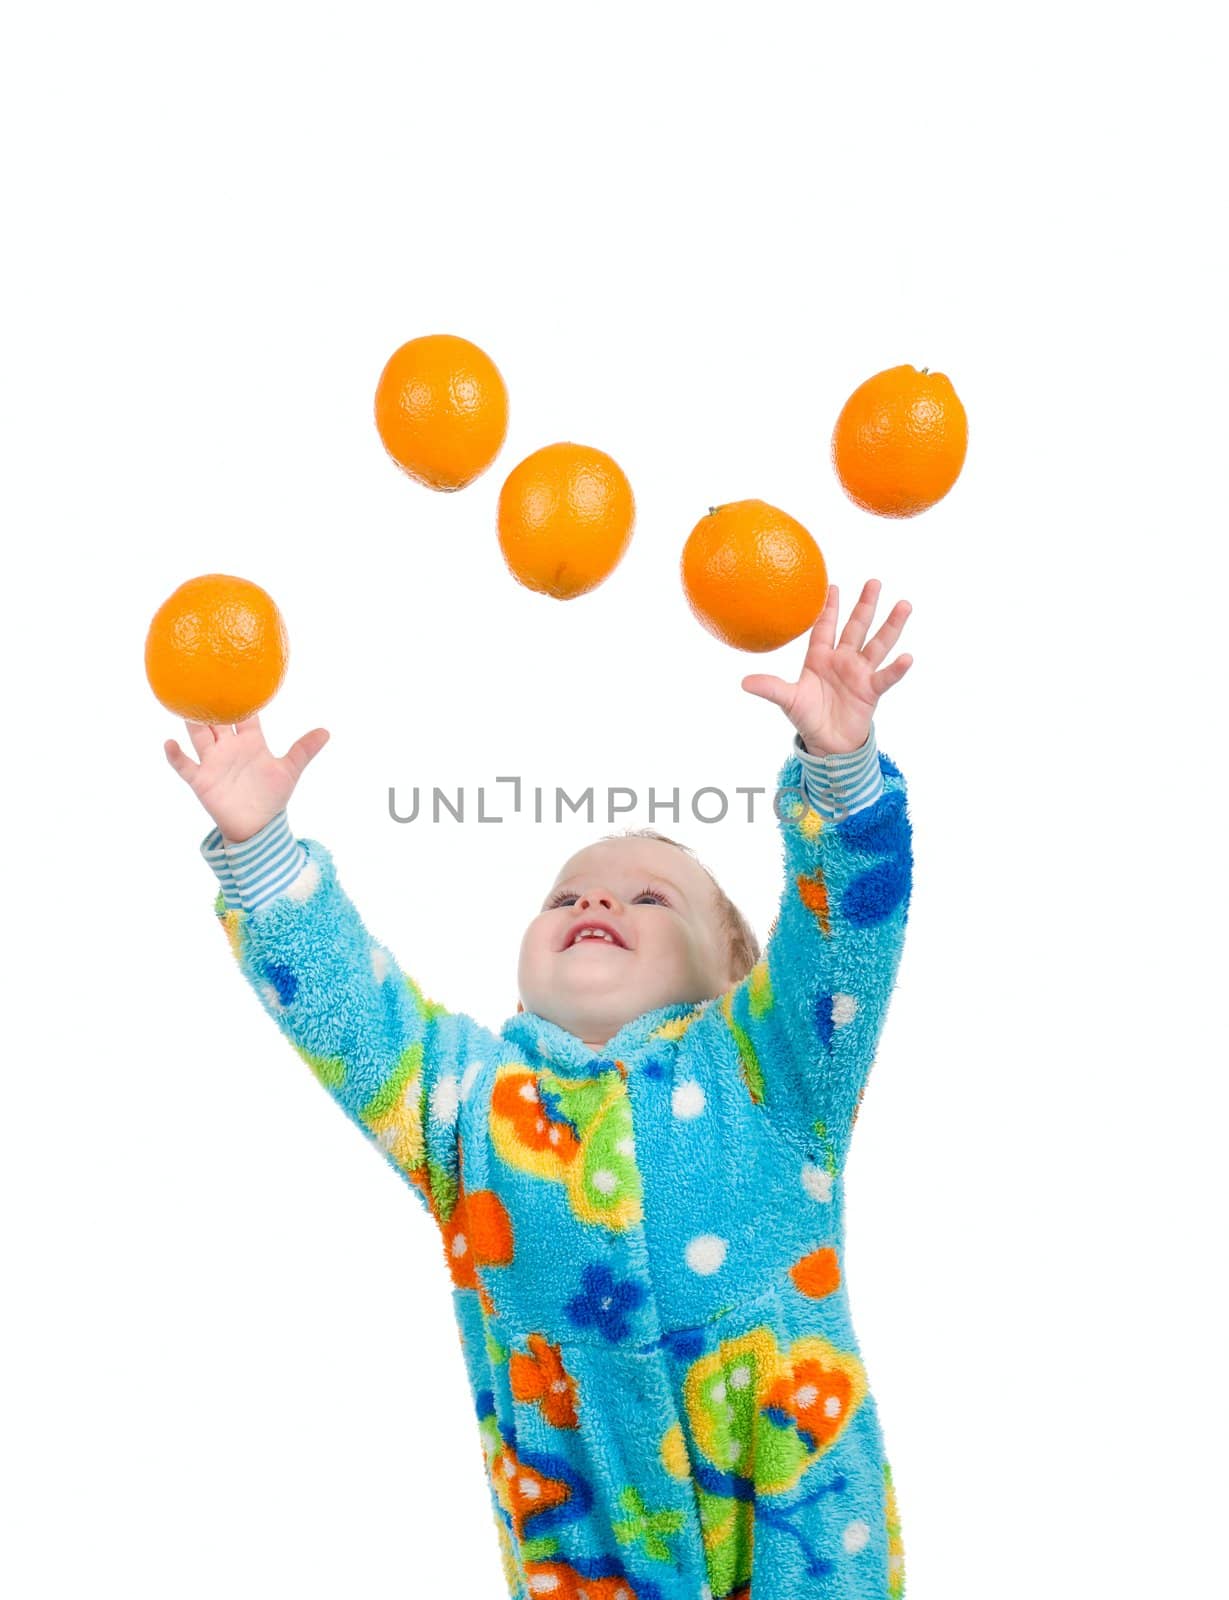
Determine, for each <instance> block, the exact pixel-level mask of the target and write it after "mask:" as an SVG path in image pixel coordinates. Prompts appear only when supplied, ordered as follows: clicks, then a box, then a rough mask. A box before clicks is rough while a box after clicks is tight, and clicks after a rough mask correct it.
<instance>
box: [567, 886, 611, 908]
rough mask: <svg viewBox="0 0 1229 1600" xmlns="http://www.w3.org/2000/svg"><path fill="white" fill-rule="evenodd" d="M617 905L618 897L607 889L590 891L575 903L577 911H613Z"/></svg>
mask: <svg viewBox="0 0 1229 1600" xmlns="http://www.w3.org/2000/svg"><path fill="white" fill-rule="evenodd" d="M618 905H619V900H618V896H617V895H615V894H613V893H612V892H611V890H609V889H590V891H589V893H588V894H582V895H581V897H580V900H579V901H578V902H577V910H578V911H598V910H601V911H614V910H616V909H617V907H618Z"/></svg>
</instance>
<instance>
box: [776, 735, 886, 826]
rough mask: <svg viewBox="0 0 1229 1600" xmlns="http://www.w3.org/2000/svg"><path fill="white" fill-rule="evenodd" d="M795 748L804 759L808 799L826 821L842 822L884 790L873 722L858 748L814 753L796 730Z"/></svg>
mask: <svg viewBox="0 0 1229 1600" xmlns="http://www.w3.org/2000/svg"><path fill="white" fill-rule="evenodd" d="M794 751H795V754H796V755H797V757H798V759H799V761H800V762H801V763H802V782H803V787H804V788H805V789H806V792H807V799H808V800H809V801H810V803H811V805H812V806H813V807H814V809H815V810H816V811H818V812H819V814H820V816H821V817H823V819H824V821H825V822H843V821H844V820H845V818H846V817H850V816H852V815H853V813H854V812H855V811H861V810H862V809H863V808H864V807H865V806H873V805H874V803H875V801H876V800H878V798H879V796H880V795H881V794H882V793H883V773H882V771H881V770H880V767H879V747H878V745H877V744H876V742H875V724H874V723H873V722H872V723H871V726H870V732H869V733H868V734H867V736H866V742H865V743H864V744H863V745H862V747H861V748H860V749H858V750H850V751H847V752H842V753H841V754H839V755H828V756H815V755H812V754H811V752H810V751H809V750H808V749H807V748H806V746H805V745H804V744H803V742H802V735H801V734H800V733H796V734H795V735H794Z"/></svg>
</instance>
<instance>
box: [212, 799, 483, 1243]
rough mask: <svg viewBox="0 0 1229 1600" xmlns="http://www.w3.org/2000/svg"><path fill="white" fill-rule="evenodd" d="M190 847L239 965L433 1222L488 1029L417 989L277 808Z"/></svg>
mask: <svg viewBox="0 0 1229 1600" xmlns="http://www.w3.org/2000/svg"><path fill="white" fill-rule="evenodd" d="M201 854H202V855H203V856H204V857H205V859H206V861H208V862H209V864H210V866H211V867H212V868H213V870H214V872H215V873H216V875H217V878H218V881H219V885H220V892H219V894H218V896H217V899H216V901H215V903H214V910H215V913H216V914H217V916H218V918H219V920H220V921H221V923H222V925H223V927H224V929H225V931H226V934H227V936H228V938H229V940H230V946H231V949H232V951H233V953H234V955H235V957H236V959H237V960H238V962H239V966H240V968H241V970H242V972H243V975H244V977H245V978H246V979H247V981H248V982H249V983H250V984H251V986H252V988H253V989H254V990H255V991H256V994H257V996H258V998H259V1000H260V1002H261V1004H262V1005H263V1007H264V1009H265V1010H266V1011H267V1012H268V1013H269V1015H270V1016H271V1017H272V1018H273V1020H274V1022H276V1023H277V1026H278V1027H279V1028H280V1029H281V1031H282V1033H283V1034H284V1035H285V1036H286V1038H287V1039H288V1040H289V1041H290V1043H291V1044H292V1045H293V1046H294V1048H295V1049H296V1050H297V1051H298V1053H299V1055H300V1056H302V1058H303V1059H304V1060H305V1061H306V1062H307V1064H308V1066H309V1067H310V1068H311V1069H312V1071H313V1073H314V1074H315V1076H316V1077H317V1079H318V1080H319V1081H320V1083H322V1084H323V1085H324V1087H325V1088H326V1089H327V1090H328V1092H329V1094H330V1095H331V1096H332V1097H333V1099H334V1100H335V1101H336V1102H337V1104H338V1105H339V1106H340V1107H341V1108H342V1110H343V1111H344V1112H345V1113H346V1115H347V1116H348V1117H349V1118H350V1120H351V1121H352V1122H354V1123H355V1124H357V1126H358V1127H359V1128H360V1129H361V1130H362V1132H363V1133H364V1134H365V1135H366V1137H367V1138H368V1139H369V1140H370V1141H371V1142H372V1143H373V1144H374V1145H375V1146H376V1147H377V1149H379V1150H380V1151H381V1152H382V1154H383V1155H384V1156H385V1158H386V1159H387V1160H388V1161H389V1163H390V1164H391V1165H392V1166H393V1167H394V1168H396V1170H397V1171H398V1173H400V1175H401V1176H402V1177H403V1178H404V1179H406V1181H407V1182H408V1183H410V1184H411V1186H412V1187H413V1188H414V1189H415V1190H416V1191H417V1193H418V1194H419V1196H420V1198H421V1199H422V1201H423V1203H424V1204H425V1205H426V1207H427V1209H428V1210H429V1211H430V1212H431V1213H432V1215H433V1216H434V1217H435V1218H436V1221H437V1222H438V1223H439V1224H440V1225H441V1227H443V1226H444V1225H445V1224H446V1223H447V1222H448V1220H449V1218H450V1217H451V1215H452V1212H453V1210H454V1208H455V1206H456V1202H457V1196H458V1188H459V1184H460V1159H461V1152H460V1134H459V1128H460V1108H461V1101H462V1098H463V1096H464V1094H465V1093H466V1092H467V1089H468V1086H469V1080H468V1079H467V1078H466V1070H467V1067H468V1065H469V1063H470V1062H471V1061H480V1060H481V1059H482V1058H483V1055H484V1053H485V1049H486V1047H487V1046H489V1044H490V1043H491V1042H492V1036H491V1035H490V1034H489V1033H488V1031H487V1030H486V1029H485V1028H482V1027H481V1026H480V1025H479V1024H478V1023H476V1022H475V1021H474V1020H473V1019H472V1018H470V1017H467V1016H464V1015H462V1014H460V1013H454V1012H450V1011H447V1010H446V1009H445V1008H444V1007H443V1006H441V1005H439V1004H437V1003H436V1002H434V1001H432V1000H429V999H427V998H426V996H425V995H424V994H423V993H422V991H421V989H420V988H419V987H418V985H417V984H416V983H415V982H414V980H413V978H411V977H408V976H407V975H406V974H404V973H403V972H402V971H401V969H400V968H399V967H398V965H397V963H396V961H395V960H394V959H393V957H392V955H391V954H390V953H389V951H388V950H387V949H385V947H384V946H383V945H381V944H379V943H377V941H376V940H374V939H373V938H372V937H371V935H370V934H369V933H368V932H367V929H366V928H365V927H364V926H363V923H362V920H361V918H360V917H359V914H358V912H357V911H356V910H355V908H354V906H353V905H352V903H351V902H350V900H349V898H348V897H347V895H346V893H345V891H344V890H343V889H342V887H341V885H340V884H339V882H338V881H337V875H336V872H335V870H334V867H333V861H332V858H331V856H330V855H329V853H328V851H327V850H326V849H324V847H323V846H322V845H319V844H317V843H316V842H315V841H314V840H310V839H307V840H299V839H296V838H295V837H294V835H293V834H292V833H291V831H290V827H289V824H288V822H287V820H286V813H285V812H284V811H283V812H281V813H279V815H278V816H277V817H275V818H274V819H273V821H272V822H270V823H269V824H268V825H267V826H266V827H265V828H263V829H262V830H261V832H260V833H258V834H255V835H254V836H253V837H252V838H251V839H248V840H245V841H244V842H243V843H242V844H235V843H232V842H230V841H228V840H226V839H225V838H223V836H222V835H221V833H220V832H219V831H218V830H217V829H214V830H213V832H212V833H210V834H209V835H208V836H207V837H206V838H205V840H204V841H203V843H202V845H201Z"/></svg>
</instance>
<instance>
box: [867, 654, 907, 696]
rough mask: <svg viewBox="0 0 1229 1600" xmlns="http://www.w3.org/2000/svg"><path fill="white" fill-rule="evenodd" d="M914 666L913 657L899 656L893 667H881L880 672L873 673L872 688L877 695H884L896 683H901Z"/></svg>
mask: <svg viewBox="0 0 1229 1600" xmlns="http://www.w3.org/2000/svg"><path fill="white" fill-rule="evenodd" d="M912 665H913V657H912V656H908V655H905V656H897V658H896V660H895V661H893V662H892V664H891V666H887V667H881V668H880V669H879V671H878V672H872V673H871V688H872V689H873V690H874V691H875V694H876V695H881V694H884V693H885V692H886V691H887V690H888V689H890V688H891V687H892V685H893V684H894V683H899V682H900V680H901V679H902V678H903V677H904V675H905V673H906V672H908V670H909V668H910V667H911V666H912Z"/></svg>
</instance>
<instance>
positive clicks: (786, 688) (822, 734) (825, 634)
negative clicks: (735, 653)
mask: <svg viewBox="0 0 1229 1600" xmlns="http://www.w3.org/2000/svg"><path fill="white" fill-rule="evenodd" d="M879 589H880V583H879V579H878V578H868V579H867V581H866V587H865V588H864V589H863V590H862V598H861V599H860V600H859V601H858V603H857V605H856V606H855V607H854V608H853V610H852V611H851V612H850V614H849V620H848V622H846V624H845V630H844V632H843V633H842V634H841V640H840V643H839V644H837V645H834V644H833V639H834V638H835V636H836V613H837V587H836V584H835V583H832V584H829V585H828V598H827V600H826V601H825V603H824V609H823V610H822V611H821V612H820V614H819V616H818V617H817V618H816V621H815V626H814V627H813V628H812V629H811V637H810V639H809V640H808V641H807V654H806V660H805V661H804V662H803V663H802V672H801V674H800V676H799V678H798V682H797V683H787V682H786V680H785V679H784V678H775V677H773V676H772V674H771V673H766V672H759V673H753V674H752V675H751V677H749V678H744V679H743V688H744V689H746V690H747V692H748V693H749V694H755V695H759V696H760V697H761V698H762V699H764V700H771V701H772V703H773V704H774V705H778V706H780V707H781V710H782V711H784V713H785V715H786V716H787V717H788V718H789V720H790V721H791V722H792V723H793V724H794V726H795V728H797V730H798V732H799V733H800V734H801V735H802V742H803V743H804V744H805V745H806V747H807V749H808V750H809V751H810V752H811V754H812V755H816V756H823V755H835V754H840V753H843V752H845V751H849V750H857V749H859V748H860V747H861V746H862V745H864V744H865V743H866V736H867V734H868V733H869V732H870V728H871V718H872V717H873V716H874V714H875V707H876V705H877V704H878V701H879V697H880V695H881V694H883V693H884V692H885V690H887V689H890V688H891V687H892V685H893V684H894V683H899V682H900V680H901V679H902V678H903V677H904V675H905V673H906V672H908V670H909V668H910V667H911V666H912V665H913V657H912V656H910V655H902V656H897V658H896V660H895V661H893V663H892V665H891V666H890V667H880V666H879V663H880V662H881V661H882V660H883V658H884V657H885V656H886V655H887V653H888V651H889V650H890V649H891V648H892V646H893V645H894V644H895V643H896V641H897V639H898V638H899V637H900V630H901V629H902V628H903V627H904V625H905V622H906V620H907V619H908V616H909V613H910V612H911V611H912V610H913V607H912V606H911V605H910V604H909V602H908V601H907V600H898V601H897V602H896V604H895V605H894V606H893V607H892V610H891V613H890V614H889V616H888V619H887V621H886V622H885V623H884V624H883V626H882V627H881V628H880V629H879V631H878V633H876V635H875V637H874V638H873V639H872V640H871V641H870V643H869V644H864V643H863V641H864V640H865V638H866V630H867V629H868V628H869V627H870V624H871V618H872V617H873V616H874V615H875V605H876V602H877V601H878V599H879Z"/></svg>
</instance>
